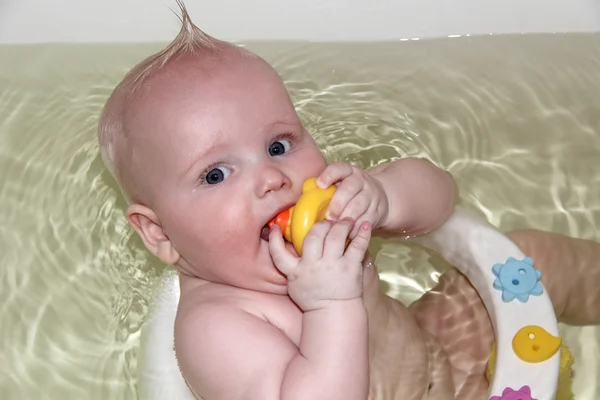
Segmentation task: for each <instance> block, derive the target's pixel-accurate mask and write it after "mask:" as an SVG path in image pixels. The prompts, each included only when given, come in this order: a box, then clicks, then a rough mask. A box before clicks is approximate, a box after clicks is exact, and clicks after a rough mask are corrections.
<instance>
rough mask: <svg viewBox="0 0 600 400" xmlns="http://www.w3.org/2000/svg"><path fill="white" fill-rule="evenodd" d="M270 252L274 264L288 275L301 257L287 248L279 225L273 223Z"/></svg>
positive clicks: (270, 233)
mask: <svg viewBox="0 0 600 400" xmlns="http://www.w3.org/2000/svg"><path fill="white" fill-rule="evenodd" d="M269 252H270V253H271V258H272V259H273V264H275V266H276V267H277V269H278V270H279V271H281V273H282V274H284V275H286V276H287V275H289V273H290V272H292V270H293V269H294V268H295V267H296V266H297V265H298V262H299V258H298V257H297V256H296V255H294V254H293V253H291V252H290V251H289V250H288V249H287V248H286V245H285V241H284V240H283V236H282V235H281V228H279V226H278V225H273V227H272V228H271V232H269Z"/></svg>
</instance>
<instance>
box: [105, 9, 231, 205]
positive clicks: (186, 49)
mask: <svg viewBox="0 0 600 400" xmlns="http://www.w3.org/2000/svg"><path fill="white" fill-rule="evenodd" d="M176 1H177V5H178V6H179V14H178V13H177V12H175V14H176V15H177V17H178V18H179V19H180V21H181V29H180V31H179V33H178V34H177V36H176V37H175V39H174V40H173V41H172V42H171V43H170V44H169V45H168V46H167V47H165V48H164V49H163V50H162V51H160V52H158V53H156V54H153V55H151V56H149V57H148V58H146V59H145V60H143V61H142V62H140V63H139V64H137V65H136V66H134V67H133V68H132V69H131V70H130V71H129V72H128V73H127V75H125V77H124V78H123V80H122V81H121V82H120V83H119V84H118V85H117V87H116V88H115V89H114V91H113V93H112V94H111V96H110V97H109V99H108V101H107V102H106V104H105V106H104V109H103V111H102V114H101V116H100V121H99V123H98V142H99V144H100V154H101V156H102V160H103V161H104V164H105V165H106V167H107V168H108V170H109V171H110V173H111V174H112V175H113V177H114V178H115V179H116V181H117V182H118V183H119V185H120V186H121V189H122V190H123V195H124V196H125V197H126V199H127V201H128V202H129V201H131V195H132V194H133V193H131V192H132V187H133V186H135V185H136V182H133V181H132V182H130V181H129V179H128V177H127V176H125V174H124V170H125V169H126V166H127V165H124V164H126V163H127V162H129V163H135V160H136V155H135V151H134V149H133V148H131V147H132V146H127V141H128V132H127V131H126V129H125V127H124V124H123V119H124V111H125V105H126V104H128V103H129V102H130V101H131V100H132V99H133V98H134V97H135V94H136V93H137V92H138V91H139V89H140V88H141V87H142V86H143V84H144V82H145V81H146V80H147V79H148V78H149V77H151V76H153V75H155V74H157V73H158V72H160V71H161V70H162V69H163V68H164V67H165V65H167V64H168V63H169V62H170V61H173V60H175V59H177V58H179V57H180V56H183V55H200V54H202V55H210V54H213V55H214V54H216V53H217V52H219V51H220V50H222V49H224V48H233V47H235V46H234V45H232V44H229V43H227V42H223V41H220V40H217V39H215V38H213V37H211V36H209V35H207V34H206V33H204V32H203V31H202V30H200V29H199V28H198V27H197V26H196V25H195V24H194V23H193V22H192V20H191V18H190V16H189V14H188V12H187V9H186V7H185V4H184V3H183V1H182V0H176ZM130 166H131V165H130Z"/></svg>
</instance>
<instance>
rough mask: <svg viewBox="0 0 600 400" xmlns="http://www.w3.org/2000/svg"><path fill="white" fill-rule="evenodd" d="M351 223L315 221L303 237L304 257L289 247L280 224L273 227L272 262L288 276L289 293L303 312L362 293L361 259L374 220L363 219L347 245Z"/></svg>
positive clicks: (355, 296) (270, 237)
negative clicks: (370, 221) (365, 220)
mask: <svg viewBox="0 0 600 400" xmlns="http://www.w3.org/2000/svg"><path fill="white" fill-rule="evenodd" d="M352 227H353V223H352V221H349V220H341V221H339V222H335V223H334V222H330V221H322V222H319V223H317V224H315V225H314V226H313V227H312V228H311V229H310V231H309V232H308V234H307V235H306V238H305V239H304V245H303V247H302V257H298V256H297V255H296V254H294V253H292V252H291V251H290V250H288V249H287V248H286V246H285V243H284V240H283V237H282V235H281V229H280V228H279V227H278V226H277V225H273V227H272V228H271V232H270V234H269V250H270V252H271V257H272V258H273V263H274V264H275V266H276V267H277V268H278V269H279V270H280V271H281V272H282V273H283V274H285V275H286V276H287V278H288V294H289V296H290V298H291V299H292V300H293V301H294V302H295V303H296V304H297V305H298V306H299V307H300V308H301V309H302V310H303V311H304V312H307V311H312V310H317V309H321V308H324V307H326V306H327V304H328V303H331V302H332V301H336V300H337V301H339V300H351V299H355V298H359V297H361V296H362V260H363V258H364V256H365V253H366V251H367V249H368V247H369V241H370V239H371V224H370V223H368V222H363V223H362V224H361V226H360V228H359V229H358V234H357V235H356V236H355V237H354V239H353V240H352V241H351V242H350V243H349V244H348V247H347V248H346V239H347V238H348V234H349V233H350V231H351V230H352Z"/></svg>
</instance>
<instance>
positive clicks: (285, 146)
mask: <svg viewBox="0 0 600 400" xmlns="http://www.w3.org/2000/svg"><path fill="white" fill-rule="evenodd" d="M290 147H292V145H291V144H290V141H289V140H287V139H279V140H278V141H276V142H273V143H272V144H271V146H269V155H270V156H273V157H276V156H280V155H282V154H283V153H285V152H286V151H288V150H289V149H290Z"/></svg>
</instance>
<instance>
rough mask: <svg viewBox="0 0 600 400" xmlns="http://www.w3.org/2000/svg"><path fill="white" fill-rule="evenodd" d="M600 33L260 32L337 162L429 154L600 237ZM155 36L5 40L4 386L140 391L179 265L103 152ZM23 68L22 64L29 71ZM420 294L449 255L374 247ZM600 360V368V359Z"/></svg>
mask: <svg viewBox="0 0 600 400" xmlns="http://www.w3.org/2000/svg"><path fill="white" fill-rule="evenodd" d="M599 39H600V36H599V35H598V34H594V35H587V34H586V35H583V34H582V35H537V36H536V35H531V36H514V37H510V36H508V37H503V36H500V37H485V38H474V37H471V38H461V39H458V40H457V39H453V40H424V41H419V42H402V43H371V44H360V45H359V44H315V43H311V44H307V43H296V44H293V43H269V44H260V43H254V44H249V45H248V47H250V48H251V49H253V50H255V51H257V52H258V53H260V54H261V55H262V56H264V57H265V58H266V59H267V60H269V61H270V62H271V63H272V64H273V65H274V66H275V67H276V68H277V69H278V70H279V71H280V73H281V75H282V77H283V79H284V80H285V82H286V85H287V86H288V87H289V90H290V92H291V95H292V98H293V99H294V102H295V104H296V107H297V110H298V113H299V115H300V117H301V118H302V120H303V122H304V123H305V125H306V127H307V129H308V130H309V131H310V132H311V133H312V134H313V135H314V137H315V138H316V140H317V142H318V143H319V145H320V146H321V148H322V149H323V151H324V153H325V154H326V156H327V157H328V159H329V160H331V161H337V160H343V161H347V162H351V163H354V164H356V165H360V166H362V167H365V168H366V167H370V166H374V165H377V164H379V163H382V162H385V161H390V160H394V159H397V158H398V157H403V156H420V157H427V158H429V159H431V160H432V161H433V162H435V163H437V164H438V165H440V166H442V167H445V168H448V169H449V170H450V171H451V172H452V173H453V174H454V176H455V177H456V179H457V182H458V185H459V187H460V190H461V201H462V202H463V203H464V204H465V205H466V206H467V207H469V208H472V209H473V210H476V211H477V212H479V213H481V214H482V215H484V216H485V217H487V218H488V219H489V220H490V221H492V222H493V223H495V224H497V225H499V226H500V227H501V228H502V229H505V230H508V229H514V228H519V227H535V228H541V229H550V230H554V231H558V232H565V233H569V234H571V235H574V236H580V237H589V238H592V237H596V238H597V239H600V236H598V235H600V234H599V233H598V232H600V229H599V228H600V227H599V224H600V202H599V200H598V199H600V164H599V163H598V162H597V160H598V157H599V156H600V98H599V97H598V95H597V94H598V93H599V92H600V74H598V72H597V71H598V70H600V69H599V67H600V40H599ZM159 48H160V45H158V44H152V45H135V46H134V45H109V46H104V45H94V46H58V45H44V46H3V47H0V55H1V58H2V60H9V61H8V62H3V63H2V64H1V65H0V87H2V88H3V90H2V91H0V202H1V204H2V207H0V261H1V263H2V265H3V268H2V269H1V270H0V318H1V323H0V398H7V399H8V398H10V399H16V398H19V399H21V398H23V399H25V398H39V399H45V398H53V399H55V398H61V397H64V398H82V399H83V398H85V399H106V398H111V399H116V400H119V399H130V398H135V397H136V393H137V389H136V368H137V346H138V343H139V331H140V326H141V323H142V321H143V318H144V316H145V314H146V312H147V308H148V301H149V300H150V297H151V295H150V293H151V290H152V287H153V285H154V283H155V282H156V279H157V277H159V276H160V274H161V272H162V271H163V269H164V268H165V267H164V266H162V265H161V264H160V263H158V262H156V260H154V259H153V258H151V257H149V256H148V255H147V253H146V251H145V250H144V248H143V245H142V244H141V242H140V240H139V239H138V238H137V237H136V236H135V235H133V234H132V231H131V230H130V229H129V228H128V226H127V223H126V221H125V218H124V209H125V205H124V203H123V199H122V198H121V196H120V195H119V191H118V189H117V188H116V185H115V183H114V181H113V180H112V178H111V177H110V175H109V174H108V173H107V171H106V170H105V169H104V167H103V165H102V162H101V160H100V159H99V157H98V148H97V144H96V142H95V129H96V123H97V118H98V114H99V113H100V110H101V107H102V105H103V103H104V101H105V100H106V98H107V97H108V95H109V94H110V91H111V89H112V87H114V85H115V84H116V83H117V82H118V80H119V79H120V78H121V77H122V76H123V75H124V74H125V73H126V71H127V70H128V68H130V67H131V66H132V65H133V64H135V63H136V62H138V61H139V60H141V59H142V58H143V57H144V56H145V55H147V54H149V53H151V52H153V51H156V50H157V49H159ZM15 71H17V72H15ZM372 249H373V251H374V252H375V253H376V256H377V262H378V263H379V265H380V269H381V274H382V278H383V282H382V285H383V286H384V290H386V291H387V292H388V293H389V294H390V295H392V296H395V297H397V298H399V299H400V300H402V301H404V302H406V303H410V302H411V301H413V300H415V299H416V298H418V297H419V296H420V295H421V294H422V293H423V291H425V290H427V289H429V288H430V287H431V286H432V285H433V284H434V283H435V281H436V280H437V278H438V276H439V274H440V272H441V271H443V270H444V269H445V268H447V265H445V264H444V263H443V262H440V261H439V260H437V259H435V258H432V257H431V256H430V255H429V254H428V253H426V252H424V251H423V250H421V249H419V248H416V247H412V246H399V245H398V244H396V243H393V242H390V241H383V240H380V239H376V240H374V241H373V243H372ZM561 330H562V331H564V332H565V340H566V341H567V342H569V344H571V345H572V346H573V348H574V350H575V354H576V357H577V359H578V361H579V360H580V362H579V363H578V365H577V368H578V370H577V372H578V374H577V376H576V380H575V390H576V391H577V393H580V394H584V393H585V398H596V397H598V393H600V390H599V388H600V386H598V384H597V386H598V387H592V388H590V385H589V381H587V382H586V379H589V377H590V376H591V375H589V373H588V372H586V371H592V372H591V373H592V374H594V373H595V372H593V371H596V370H597V366H596V367H594V365H596V364H597V363H598V360H599V358H598V356H597V354H598V352H595V353H593V354H595V355H592V352H587V353H586V352H585V351H583V350H582V349H584V346H583V343H585V345H586V346H589V345H590V343H593V345H594V346H596V347H597V346H598V343H600V331H599V330H598V329H596V328H585V329H579V330H578V329H575V328H570V327H562V326H561ZM594 363H596V364H594Z"/></svg>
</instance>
